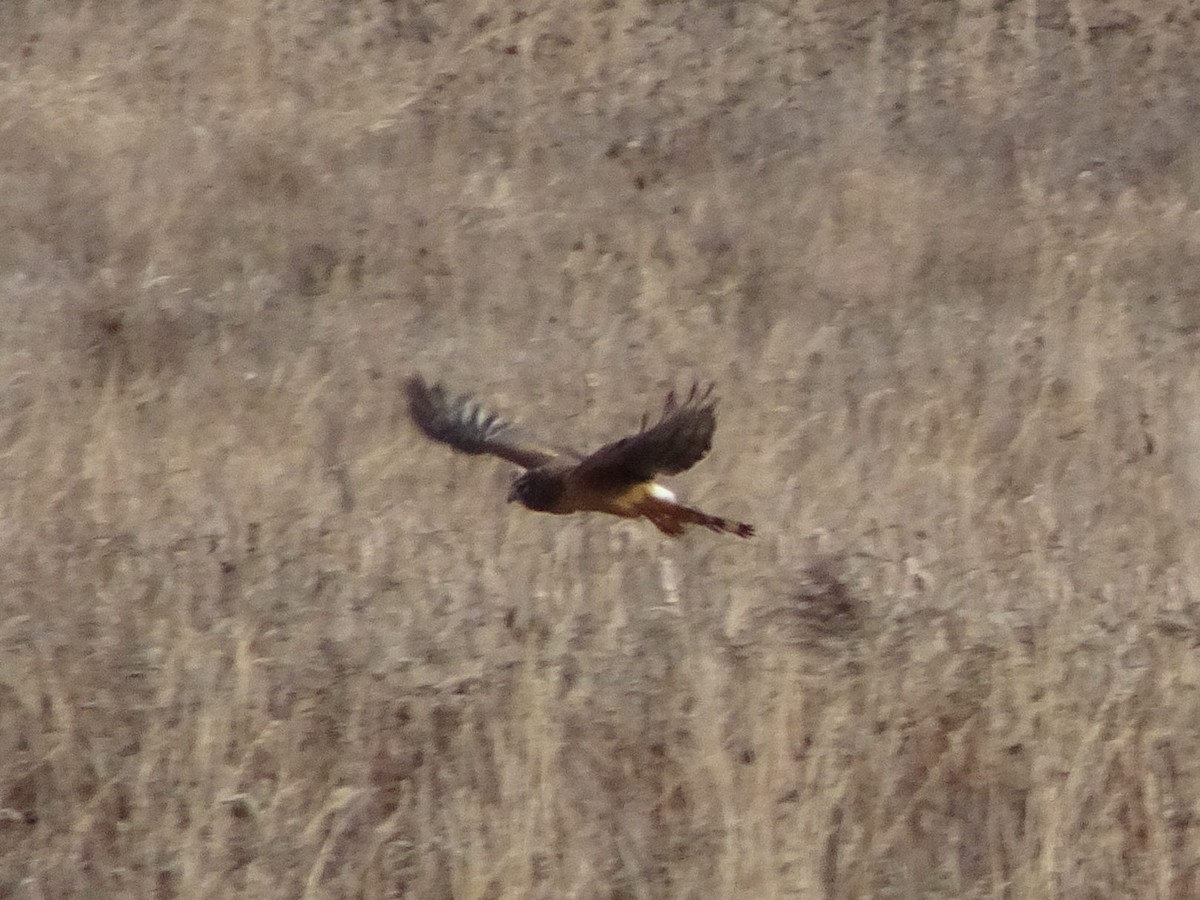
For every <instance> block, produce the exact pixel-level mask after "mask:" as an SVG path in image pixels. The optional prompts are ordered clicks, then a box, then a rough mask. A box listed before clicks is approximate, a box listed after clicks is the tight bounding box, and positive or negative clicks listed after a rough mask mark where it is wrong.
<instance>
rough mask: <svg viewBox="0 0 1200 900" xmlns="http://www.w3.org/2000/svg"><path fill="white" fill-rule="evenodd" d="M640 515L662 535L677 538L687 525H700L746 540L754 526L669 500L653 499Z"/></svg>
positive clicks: (646, 504) (752, 531)
mask: <svg viewBox="0 0 1200 900" xmlns="http://www.w3.org/2000/svg"><path fill="white" fill-rule="evenodd" d="M641 512H642V515H644V516H645V517H646V518H647V519H649V520H650V521H651V522H652V523H654V527H655V528H657V529H658V530H659V531H661V532H662V533H663V534H667V535H670V536H671V537H679V535H681V534H683V532H684V531H685V530H686V528H687V526H688V525H701V526H703V527H704V528H707V529H709V530H710V531H723V532H726V533H728V534H736V535H737V536H738V537H743V538H748V537H751V536H752V535H753V534H754V526H753V525H751V524H749V523H748V522H735V521H732V520H731V519H723V518H721V517H720V516H713V515H709V514H708V513H706V512H704V511H702V510H699V509H696V508H695V507H694V506H685V505H684V504H682V503H678V502H675V501H670V500H662V499H659V498H653V499H651V500H650V501H649V502H648V503H645V504H644V505H643V507H642V510H641Z"/></svg>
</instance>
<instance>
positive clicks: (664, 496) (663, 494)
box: [650, 484, 678, 503]
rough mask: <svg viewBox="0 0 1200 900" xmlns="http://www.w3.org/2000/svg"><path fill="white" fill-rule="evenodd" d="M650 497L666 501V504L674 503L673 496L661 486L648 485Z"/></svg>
mask: <svg viewBox="0 0 1200 900" xmlns="http://www.w3.org/2000/svg"><path fill="white" fill-rule="evenodd" d="M650 496H651V497H654V498H655V499H656V500H666V501H667V502H668V503H676V502H678V501H676V499H675V495H674V494H672V493H671V492H670V491H668V490H667V489H666V488H665V487H663V486H662V485H661V484H651V485H650Z"/></svg>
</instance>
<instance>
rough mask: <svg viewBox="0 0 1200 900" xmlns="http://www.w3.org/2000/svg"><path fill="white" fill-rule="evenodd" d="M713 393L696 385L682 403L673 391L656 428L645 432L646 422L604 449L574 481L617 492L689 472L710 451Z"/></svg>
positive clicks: (585, 464) (574, 475) (714, 420)
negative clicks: (686, 470) (656, 476)
mask: <svg viewBox="0 0 1200 900" xmlns="http://www.w3.org/2000/svg"><path fill="white" fill-rule="evenodd" d="M712 392H713V386H712V385H711V384H710V385H709V386H708V387H707V388H704V389H701V387H700V385H699V384H694V385H692V390H691V392H690V393H689V394H688V396H687V399H686V400H684V401H683V402H682V403H680V402H678V401H677V400H676V398H675V392H674V391H672V392H671V393H670V394H668V395H667V402H666V403H665V404H664V405H663V414H662V418H661V419H659V420H658V422H657V424H655V425H654V426H653V427H651V428H647V427H646V419H645V418H643V419H642V429H641V431H639V432H638V433H637V434H634V435H630V436H629V437H625V438H621V439H620V440H619V441H613V442H612V443H611V444H605V445H604V446H603V447H601V448H600V449H599V450H597V451H596V452H595V453H593V454H592V455H591V456H589V457H587V458H586V459H584V461H583V462H581V463H580V464H579V466H578V467H577V468H576V469H575V471H574V472H573V473H572V475H571V477H572V478H578V479H580V481H581V482H583V483H587V484H589V485H591V486H593V487H604V488H613V489H619V488H621V487H623V486H626V485H630V484H637V483H638V482H640V481H649V480H651V479H652V478H654V476H655V475H658V474H660V473H664V474H667V475H675V474H677V473H679V472H682V471H684V470H685V469H690V468H691V467H692V466H694V465H695V464H696V463H698V462H699V461H700V460H701V459H703V458H704V455H705V454H706V453H708V451H709V449H710V448H711V447H712V436H713V432H714V431H715V430H716V428H717V416H716V413H715V412H714V408H715V406H716V402H717V401H716V400H715V399H714V398H713V396H712Z"/></svg>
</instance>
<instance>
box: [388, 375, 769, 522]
mask: <svg viewBox="0 0 1200 900" xmlns="http://www.w3.org/2000/svg"><path fill="white" fill-rule="evenodd" d="M405 389H406V391H407V392H408V408H409V412H410V413H411V415H412V419H413V422H415V423H416V425H417V427H418V428H420V429H421V431H422V432H424V433H425V435H426V436H428V437H430V438H432V439H433V440H435V441H440V442H441V443H443V444H447V445H449V446H451V447H453V448H454V449H455V450H458V451H460V452H462V453H469V454H472V455H478V454H483V453H490V454H492V455H494V456H499V457H500V458H502V459H506V460H508V461H509V462H513V463H516V464H517V465H518V466H520V467H522V468H523V469H525V470H526V471H525V472H524V473H523V474H521V475H520V476H518V477H517V479H516V480H515V481H514V482H513V486H512V490H511V491H510V492H509V495H508V499H509V500H510V501H512V500H517V501H519V502H520V503H521V504H523V505H524V506H526V507H528V508H529V509H532V510H536V511H538V512H548V513H555V514H560V515H565V514H567V513H573V512H605V513H610V514H612V515H615V516H621V517H622V518H627V519H632V518H637V517H639V516H643V517H645V518H647V519H649V520H650V521H651V522H652V523H653V524H654V525H655V527H657V528H658V529H659V530H660V531H662V532H663V533H665V534H669V535H671V536H678V535H681V534H683V532H684V530H685V528H686V527H687V526H688V525H702V526H704V527H705V528H709V529H711V530H713V531H726V532H729V533H731V534H736V535H738V536H739V537H750V535H752V534H754V526H752V525H748V524H746V523H745V522H733V521H729V520H727V519H723V518H721V517H720V516H712V515H709V514H708V513H705V512H701V511H700V510H698V509H695V508H694V507H690V506H685V505H684V504H682V503H680V502H679V501H678V500H676V499H675V495H674V494H672V493H671V492H670V491H669V490H667V489H666V488H665V487H663V486H662V485H660V484H658V483H657V482H656V481H655V480H654V479H655V477H656V476H658V475H660V474H662V475H677V474H678V473H680V472H683V471H685V470H687V469H690V468H691V467H692V466H694V465H695V464H696V463H697V462H699V461H700V460H701V459H703V458H704V456H705V455H706V454H707V453H708V451H709V450H710V449H711V447H712V436H713V432H714V431H715V430H716V427H717V417H716V412H715V406H716V400H715V399H714V398H713V396H712V392H713V388H712V386H711V385H709V386H708V387H707V388H705V389H703V390H702V389H701V388H700V386H699V385H693V386H692V389H691V392H690V393H689V394H688V395H687V398H686V399H684V400H683V401H682V402H680V401H678V400H677V399H676V397H675V393H674V392H673V391H672V392H671V393H670V394H668V395H667V401H666V403H665V404H664V405H663V413H662V416H661V418H659V420H658V421H657V422H656V423H655V424H654V425H652V426H649V427H647V426H648V422H647V419H646V418H645V417H643V419H642V427H641V429H640V430H639V431H638V432H637V433H636V434H632V435H630V436H629V437H624V438H621V439H620V440H616V441H613V442H612V443H610V444H605V445H604V446H603V447H601V448H600V449H599V450H597V451H596V452H594V453H592V454H591V455H590V456H581V455H580V454H578V453H575V452H574V451H572V450H563V449H557V448H553V447H547V446H544V445H541V444H537V443H535V442H533V441H531V440H529V438H527V437H526V436H525V435H524V434H523V432H521V431H520V430H519V429H518V428H516V426H514V425H512V424H511V423H510V422H507V421H505V420H504V419H501V418H500V417H499V416H497V415H495V414H493V413H490V412H487V411H486V410H484V409H483V408H482V407H481V406H480V405H479V404H478V403H476V402H475V401H474V400H472V399H471V398H470V397H469V396H467V395H465V394H463V395H460V396H458V397H452V396H451V395H449V394H447V393H446V390H445V389H444V388H443V387H442V386H441V385H440V384H435V385H430V384H427V383H426V382H425V380H424V379H423V378H421V377H420V376H414V377H413V378H410V379H409V380H408V381H407V382H406V384H405Z"/></svg>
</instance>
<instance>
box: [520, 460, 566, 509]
mask: <svg viewBox="0 0 1200 900" xmlns="http://www.w3.org/2000/svg"><path fill="white" fill-rule="evenodd" d="M564 488H565V485H564V484H563V479H562V477H561V476H560V475H555V474H552V473H550V472H544V471H542V470H541V469H530V470H529V471H528V472H525V473H524V474H522V475H520V476H518V478H517V480H516V481H514V482H513V483H512V488H511V489H510V490H509V492H508V502H509V503H512V502H513V501H514V500H515V501H517V502H518V503H520V504H521V505H522V506H525V507H528V508H529V509H532V510H537V511H538V512H550V511H551V510H553V508H554V506H555V504H556V503H557V502H558V500H559V498H560V497H562V493H563V490H564Z"/></svg>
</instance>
